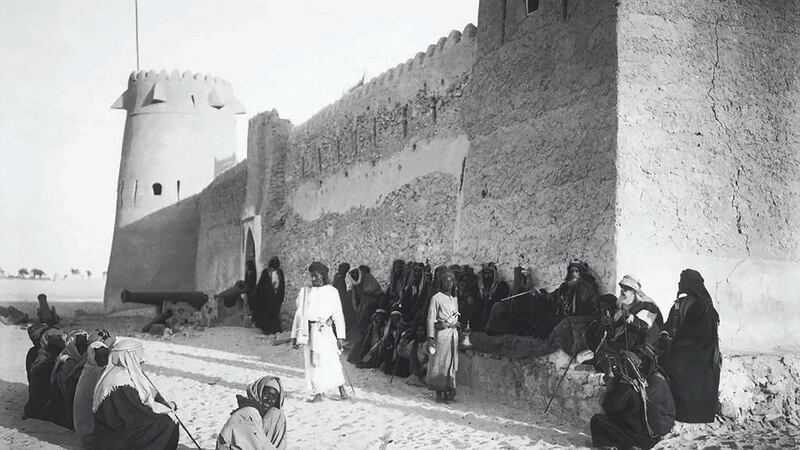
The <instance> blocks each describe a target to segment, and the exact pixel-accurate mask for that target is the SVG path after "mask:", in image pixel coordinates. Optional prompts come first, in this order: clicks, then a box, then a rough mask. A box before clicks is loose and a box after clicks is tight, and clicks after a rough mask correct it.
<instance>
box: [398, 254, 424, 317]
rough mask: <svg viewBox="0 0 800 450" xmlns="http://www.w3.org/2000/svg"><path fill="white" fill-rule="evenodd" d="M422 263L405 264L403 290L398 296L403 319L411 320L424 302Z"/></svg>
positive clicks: (411, 262) (410, 262)
mask: <svg viewBox="0 0 800 450" xmlns="http://www.w3.org/2000/svg"><path fill="white" fill-rule="evenodd" d="M423 267H424V265H423V264H422V263H418V262H415V261H409V262H408V263H407V264H406V273H405V281H404V283H403V292H402V295H401V297H400V304H399V309H400V312H401V313H403V320H404V321H406V322H412V321H413V320H414V317H415V316H416V314H417V312H419V309H420V306H421V304H422V303H423V302H424V297H423V295H424V288H425V286H424V272H423Z"/></svg>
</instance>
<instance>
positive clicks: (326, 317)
mask: <svg viewBox="0 0 800 450" xmlns="http://www.w3.org/2000/svg"><path fill="white" fill-rule="evenodd" d="M308 271H309V273H310V275H311V286H310V287H303V288H302V289H300V292H299V293H298V294H297V311H296V312H295V314H294V323H293V324H292V344H294V345H295V346H298V345H300V346H302V347H303V356H304V360H305V376H306V387H307V388H308V390H309V391H310V392H311V393H312V394H313V395H314V398H313V399H312V400H311V402H320V401H322V394H323V393H324V392H325V391H328V390H330V389H332V388H334V387H337V386H338V387H339V395H340V396H341V398H342V400H346V399H347V398H348V395H347V391H346V390H345V386H344V384H345V380H344V372H342V363H341V361H340V360H339V355H340V354H341V350H340V349H341V347H342V345H343V342H344V337H345V335H346V334H345V333H346V330H345V322H344V314H343V313H342V304H341V301H340V299H339V291H337V290H336V288H334V287H333V286H331V285H330V284H329V283H328V268H327V267H326V266H325V265H324V264H322V263H319V262H316V261H315V262H313V263H311V265H310V266H309V267H308ZM334 324H335V325H336V332H337V333H338V334H339V336H338V339H337V336H336V334H334V332H333V327H332V325H334Z"/></svg>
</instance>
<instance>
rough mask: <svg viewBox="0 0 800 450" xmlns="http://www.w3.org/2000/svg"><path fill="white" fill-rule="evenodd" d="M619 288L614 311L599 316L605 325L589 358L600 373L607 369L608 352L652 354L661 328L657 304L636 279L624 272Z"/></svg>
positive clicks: (662, 319) (615, 353) (661, 320)
mask: <svg viewBox="0 0 800 450" xmlns="http://www.w3.org/2000/svg"><path fill="white" fill-rule="evenodd" d="M619 287H620V291H619V299H618V300H617V310H616V312H615V313H614V315H613V316H611V317H603V318H601V321H602V322H603V325H604V326H605V327H606V329H605V331H604V335H605V338H604V339H603V340H602V341H601V342H600V345H599V347H598V350H597V354H596V355H595V357H594V358H593V360H592V361H591V363H592V364H593V365H594V366H595V368H596V369H597V370H598V371H601V372H607V371H608V363H607V361H608V358H607V355H609V354H611V355H618V354H619V352H621V351H623V350H625V351H638V352H643V351H644V352H647V353H651V354H653V353H654V348H655V346H656V344H657V342H658V340H659V335H660V333H661V330H663V329H664V318H663V317H662V315H661V311H660V310H659V309H658V305H656V304H655V302H654V301H653V299H651V298H650V297H648V296H647V294H645V293H644V291H642V286H641V284H640V283H639V281H637V280H636V278H634V277H633V276H631V275H625V276H624V277H622V280H620V282H619ZM640 356H641V355H640Z"/></svg>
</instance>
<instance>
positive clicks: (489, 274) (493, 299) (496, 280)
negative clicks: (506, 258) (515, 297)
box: [471, 262, 511, 331]
mask: <svg viewBox="0 0 800 450" xmlns="http://www.w3.org/2000/svg"><path fill="white" fill-rule="evenodd" d="M478 292H479V295H480V301H479V302H478V303H479V304H480V306H481V308H480V311H476V312H475V314H474V315H473V317H474V319H473V320H472V323H471V326H472V329H473V330H474V331H483V329H484V328H485V327H486V323H488V322H489V314H490V312H491V310H492V306H494V304H495V303H497V302H498V301H499V300H501V299H504V298H506V297H508V296H509V294H510V293H511V290H510V289H509V287H508V283H506V282H505V281H503V280H502V279H500V274H499V273H497V266H496V265H495V264H494V263H493V262H490V263H486V264H483V265H481V271H480V272H478Z"/></svg>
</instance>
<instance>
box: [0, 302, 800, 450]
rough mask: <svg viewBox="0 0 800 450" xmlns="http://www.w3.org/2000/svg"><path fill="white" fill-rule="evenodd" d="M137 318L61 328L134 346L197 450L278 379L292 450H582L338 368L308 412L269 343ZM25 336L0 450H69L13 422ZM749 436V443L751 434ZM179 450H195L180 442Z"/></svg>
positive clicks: (470, 399)
mask: <svg viewBox="0 0 800 450" xmlns="http://www.w3.org/2000/svg"><path fill="white" fill-rule="evenodd" d="M146 321H147V319H146V318H143V317H114V318H106V317H102V316H88V317H81V318H77V319H67V320H65V321H64V322H65V323H63V324H62V327H63V328H65V329H70V328H84V329H94V328H96V327H98V326H100V325H101V323H102V324H104V325H105V327H106V328H108V329H111V330H113V331H114V332H115V333H117V335H120V336H128V337H135V338H139V339H142V340H143V341H144V344H145V349H146V358H147V363H146V365H145V370H146V371H147V372H148V374H150V376H151V379H152V380H153V382H154V383H155V384H156V386H158V388H159V389H160V390H161V392H162V394H163V395H164V396H165V397H166V398H167V399H168V400H173V401H175V402H176V403H177V404H178V406H179V410H178V416H179V417H180V418H181V419H182V420H183V422H184V423H185V425H186V427H187V428H188V429H189V430H190V431H191V433H192V434H193V435H194V437H195V438H196V439H197V441H198V442H199V444H200V445H201V447H202V448H204V449H208V448H214V443H215V440H216V435H217V432H218V431H219V429H220V428H221V427H222V425H223V424H224V423H225V421H226V420H227V417H228V415H229V414H230V412H231V411H232V410H233V409H234V407H235V406H236V401H235V397H234V396H235V395H236V394H238V393H241V392H242V391H243V389H244V388H245V387H246V385H247V384H249V383H250V382H251V381H253V380H255V379H257V378H258V377H261V376H263V375H266V374H272V375H277V376H280V377H281V379H282V380H283V381H284V385H285V387H286V389H287V400H286V404H285V413H286V416H287V421H288V427H289V429H288V439H289V446H290V448H301V449H317V448H348V449H350V448H354V449H360V448H369V449H372V448H380V449H391V448H420V449H424V448H436V449H446V448H482V449H494V448H504V449H507V448H533V449H543V448H564V447H573V448H584V447H587V446H590V445H591V439H590V437H589V434H588V429H583V427H581V426H579V425H575V424H573V423H572V422H571V421H570V418H566V417H555V416H553V415H548V416H544V415H543V414H542V413H541V411H542V410H543V403H544V400H543V401H542V404H541V405H538V404H537V405H530V404H526V405H520V404H513V403H511V402H508V401H500V400H498V399H494V398H486V397H483V396H481V395H478V394H476V393H474V392H470V391H469V390H466V389H460V390H459V399H458V402H456V403H454V404H451V405H440V404H436V403H435V402H434V401H433V393H432V392H430V391H427V390H425V389H423V388H418V387H412V386H408V385H406V384H405V382H404V381H405V380H403V379H400V378H396V379H394V381H393V382H390V379H389V376H388V375H385V374H383V373H381V372H373V371H371V370H357V369H355V368H354V367H353V366H351V365H349V364H347V363H346V362H345V370H346V373H347V375H348V376H349V378H350V381H351V382H352V384H353V385H354V387H355V396H354V398H353V399H351V400H348V401H338V400H335V398H336V395H335V392H330V393H329V396H328V397H327V398H326V400H325V401H324V402H322V403H317V404H311V403H307V402H306V400H307V399H308V398H309V396H308V395H307V393H306V392H305V391H304V389H305V383H304V380H303V371H302V354H301V353H300V351H298V350H294V349H292V348H291V346H289V345H277V346H274V345H272V341H273V337H272V336H263V335H260V334H259V333H257V330H255V329H244V328H234V327H216V328H210V329H207V330H205V331H201V332H199V331H193V330H192V331H188V332H186V333H185V334H184V333H180V334H177V335H173V336H168V337H163V338H154V337H150V336H146V335H142V334H141V333H139V332H138V331H137V330H138V329H139V328H140V327H141V325H142V324H143V323H144V322H146ZM29 346H30V341H29V340H28V337H27V334H26V332H25V329H24V328H21V327H17V326H0V354H2V355H3V363H2V366H0V408H2V412H3V413H2V414H1V415H0V447H2V448H13V449H17V448H67V449H72V448H79V445H78V442H77V440H76V439H75V438H74V437H73V435H72V433H71V432H70V431H69V430H65V429H63V428H60V427H58V426H56V425H54V424H51V423H48V422H42V421H39V420H35V419H29V420H25V421H23V420H21V412H22V408H23V405H24V403H25V401H26V400H27V383H26V379H25V368H24V360H25V353H26V352H27V349H28V348H29ZM756 430H757V431H758V432H754V431H756ZM799 435H800V432H798V431H797V430H787V429H776V428H765V427H761V428H758V426H757V424H756V425H753V426H748V427H741V426H732V425H721V424H711V425H691V426H690V425H683V424H682V425H680V426H678V427H677V428H676V430H675V431H673V433H672V434H671V435H670V436H668V437H667V439H666V440H665V441H663V442H662V444H661V445H660V446H659V447H662V448H676V449H678V448H681V449H682V448H778V447H782V446H784V447H786V448H796V447H797V444H798V443H800V439H798V436H799ZM180 442H181V447H180V448H195V447H194V445H193V444H192V442H191V440H190V439H189V437H188V436H187V435H186V433H185V432H181V439H180Z"/></svg>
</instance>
